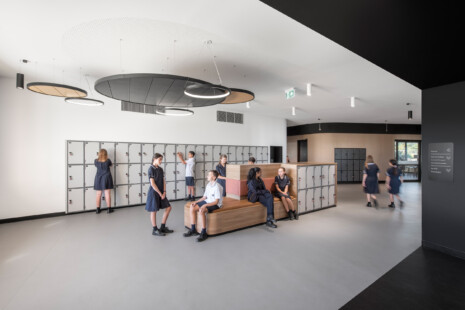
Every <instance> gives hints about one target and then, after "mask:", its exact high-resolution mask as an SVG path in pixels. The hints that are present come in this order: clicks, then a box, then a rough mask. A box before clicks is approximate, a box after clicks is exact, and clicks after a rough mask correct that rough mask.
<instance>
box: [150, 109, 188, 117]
mask: <svg viewBox="0 0 465 310" xmlns="http://www.w3.org/2000/svg"><path fill="white" fill-rule="evenodd" d="M155 113H156V114H158V115H165V116H189V115H194V111H192V110H188V109H180V108H162V107H157V109H156V112H155Z"/></svg>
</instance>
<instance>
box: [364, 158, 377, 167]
mask: <svg viewBox="0 0 465 310" xmlns="http://www.w3.org/2000/svg"><path fill="white" fill-rule="evenodd" d="M374 162H375V161H374V159H373V156H371V155H368V156H367V160H366V161H365V168H368V164H372V163H374Z"/></svg>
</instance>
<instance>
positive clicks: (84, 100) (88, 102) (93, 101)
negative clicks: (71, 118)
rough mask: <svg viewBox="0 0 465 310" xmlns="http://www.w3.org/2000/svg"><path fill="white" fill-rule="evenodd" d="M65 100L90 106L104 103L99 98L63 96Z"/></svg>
mask: <svg viewBox="0 0 465 310" xmlns="http://www.w3.org/2000/svg"><path fill="white" fill-rule="evenodd" d="M65 101H66V102H68V103H72V104H78V105H85V106H90V107H97V106H102V105H103V104H104V103H103V101H101V100H97V99H91V98H76V97H68V98H65Z"/></svg>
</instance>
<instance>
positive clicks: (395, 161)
mask: <svg viewBox="0 0 465 310" xmlns="http://www.w3.org/2000/svg"><path fill="white" fill-rule="evenodd" d="M389 163H390V164H391V165H393V166H394V175H395V176H398V175H399V168H398V167H397V160H395V159H391V160H390V161H389Z"/></svg>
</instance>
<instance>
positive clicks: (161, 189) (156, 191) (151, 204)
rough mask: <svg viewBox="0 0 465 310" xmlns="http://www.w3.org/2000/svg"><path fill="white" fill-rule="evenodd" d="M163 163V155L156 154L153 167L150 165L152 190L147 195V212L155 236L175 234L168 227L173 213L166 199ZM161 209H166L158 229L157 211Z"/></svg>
mask: <svg viewBox="0 0 465 310" xmlns="http://www.w3.org/2000/svg"><path fill="white" fill-rule="evenodd" d="M162 161H163V155H161V154H159V153H155V155H153V160H152V165H150V167H149V171H148V175H149V182H150V188H149V192H148V194H147V202H146V204H145V210H147V211H148V212H150V220H151V221H152V226H153V230H152V235H154V236H165V234H167V233H172V232H173V231H172V230H171V229H169V228H168V226H166V221H167V220H168V216H169V214H170V211H171V205H170V202H169V201H168V199H167V198H166V182H165V177H164V175H163V168H162V167H160V165H161V162H162ZM160 209H165V212H164V213H163V219H162V221H161V227H160V228H158V227H157V211H159V210H160Z"/></svg>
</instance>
